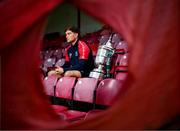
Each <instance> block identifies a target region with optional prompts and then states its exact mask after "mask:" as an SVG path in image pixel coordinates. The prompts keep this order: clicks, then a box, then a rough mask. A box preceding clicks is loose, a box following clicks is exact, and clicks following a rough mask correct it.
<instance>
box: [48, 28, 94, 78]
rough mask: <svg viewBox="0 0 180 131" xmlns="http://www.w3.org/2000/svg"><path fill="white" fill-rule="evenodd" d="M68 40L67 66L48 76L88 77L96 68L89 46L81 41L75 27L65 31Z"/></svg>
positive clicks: (51, 72) (58, 68)
mask: <svg viewBox="0 0 180 131" xmlns="http://www.w3.org/2000/svg"><path fill="white" fill-rule="evenodd" d="M65 33H66V40H67V42H68V43H69V44H70V45H69V46H68V47H67V48H66V49H65V51H66V54H65V60H66V62H65V64H64V65H63V66H62V67H57V68H56V69H55V70H53V71H50V72H49V73H48V75H58V76H61V75H62V74H63V73H64V76H74V77H88V76H89V73H90V71H91V70H92V69H93V68H94V59H93V55H92V51H91V49H90V48H89V47H88V45H87V44H86V43H85V42H83V41H81V40H79V39H78V38H79V31H78V29H77V28H75V27H69V28H67V29H66V30H65Z"/></svg>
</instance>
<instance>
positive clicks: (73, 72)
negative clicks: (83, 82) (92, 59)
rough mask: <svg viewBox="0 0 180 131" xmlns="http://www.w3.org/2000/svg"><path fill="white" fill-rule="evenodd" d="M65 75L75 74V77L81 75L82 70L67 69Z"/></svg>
mask: <svg viewBox="0 0 180 131" xmlns="http://www.w3.org/2000/svg"><path fill="white" fill-rule="evenodd" d="M64 76H69V77H71V76H74V77H81V76H82V75H81V72H80V71H77V70H71V71H66V72H65V74H64Z"/></svg>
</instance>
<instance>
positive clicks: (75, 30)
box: [65, 26, 80, 34]
mask: <svg viewBox="0 0 180 131" xmlns="http://www.w3.org/2000/svg"><path fill="white" fill-rule="evenodd" d="M67 30H70V31H72V32H74V33H78V34H79V33H80V32H79V29H78V28H77V27H75V26H69V27H68V28H66V29H65V32H66V31H67Z"/></svg>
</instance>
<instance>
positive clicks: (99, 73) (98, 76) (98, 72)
mask: <svg viewBox="0 0 180 131" xmlns="http://www.w3.org/2000/svg"><path fill="white" fill-rule="evenodd" d="M89 77H92V78H96V79H98V80H102V79H103V78H104V71H102V70H98V69H94V70H93V71H91V72H90V74H89Z"/></svg>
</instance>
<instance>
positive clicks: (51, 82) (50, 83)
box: [43, 75, 58, 96]
mask: <svg viewBox="0 0 180 131" xmlns="http://www.w3.org/2000/svg"><path fill="white" fill-rule="evenodd" d="M57 81H58V78H57V77H56V76H54V75H52V76H47V77H45V78H44V80H43V84H44V87H45V91H46V94H47V95H49V96H54V95H55V92H54V91H55V86H56V83H57Z"/></svg>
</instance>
